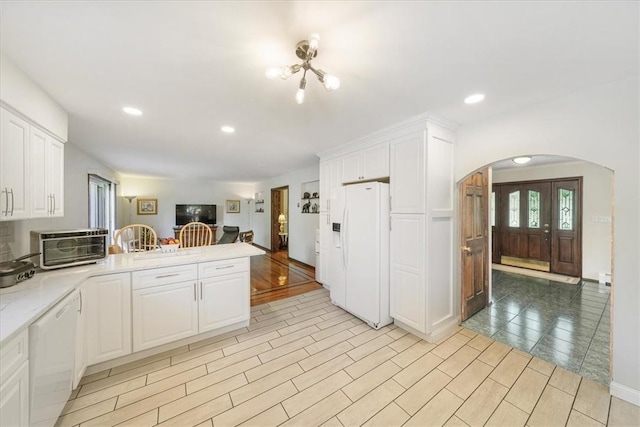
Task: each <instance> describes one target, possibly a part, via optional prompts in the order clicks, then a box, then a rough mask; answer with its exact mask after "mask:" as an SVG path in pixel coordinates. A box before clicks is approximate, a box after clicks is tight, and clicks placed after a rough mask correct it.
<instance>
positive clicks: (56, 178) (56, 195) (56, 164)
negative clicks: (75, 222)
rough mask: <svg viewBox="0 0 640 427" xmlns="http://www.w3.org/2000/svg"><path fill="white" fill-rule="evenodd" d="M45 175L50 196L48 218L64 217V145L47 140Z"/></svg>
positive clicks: (50, 139)
mask: <svg viewBox="0 0 640 427" xmlns="http://www.w3.org/2000/svg"><path fill="white" fill-rule="evenodd" d="M45 166H46V175H47V180H48V184H49V185H48V194H49V195H50V204H51V214H50V216H64V144H63V143H62V142H60V141H56V140H55V139H53V138H49V143H48V144H47V163H46V164H45Z"/></svg>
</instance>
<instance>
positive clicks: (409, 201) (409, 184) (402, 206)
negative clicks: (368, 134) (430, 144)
mask: <svg viewBox="0 0 640 427" xmlns="http://www.w3.org/2000/svg"><path fill="white" fill-rule="evenodd" d="M425 133H426V132H425V131H424V130H422V131H417V132H414V133H411V134H409V135H405V136H401V137H397V138H394V139H393V140H391V143H390V151H391V177H392V179H391V180H390V186H391V213H425V191H424V190H425V164H426V149H425V145H426V135H425Z"/></svg>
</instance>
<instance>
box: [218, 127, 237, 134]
mask: <svg viewBox="0 0 640 427" xmlns="http://www.w3.org/2000/svg"><path fill="white" fill-rule="evenodd" d="M220 130H221V131H222V132H224V133H234V132H235V131H236V130H235V129H234V128H232V127H231V126H222V127H221V128H220Z"/></svg>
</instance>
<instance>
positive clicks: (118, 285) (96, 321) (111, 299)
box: [83, 273, 131, 365]
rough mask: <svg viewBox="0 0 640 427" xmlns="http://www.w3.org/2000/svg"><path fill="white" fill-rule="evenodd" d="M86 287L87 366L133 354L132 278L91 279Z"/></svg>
mask: <svg viewBox="0 0 640 427" xmlns="http://www.w3.org/2000/svg"><path fill="white" fill-rule="evenodd" d="M85 285H86V289H87V292H86V298H85V300H83V305H84V306H85V307H86V323H85V326H86V332H85V334H84V336H85V338H86V343H87V348H86V351H87V365H94V364H96V363H100V362H105V361H107V360H111V359H115V358H118V357H122V356H126V355H128V354H131V275H130V274H129V273H117V274H108V275H105V276H96V277H91V278H89V279H87V281H86V282H85Z"/></svg>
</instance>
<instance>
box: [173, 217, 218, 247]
mask: <svg viewBox="0 0 640 427" xmlns="http://www.w3.org/2000/svg"><path fill="white" fill-rule="evenodd" d="M178 239H179V240H180V247H181V248H193V247H195V246H209V245H211V244H213V231H211V227H209V226H208V225H207V224H205V223H203V222H198V221H193V222H190V223H188V224H187V225H185V226H183V227H182V228H181V229H180V235H179V237H178Z"/></svg>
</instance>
